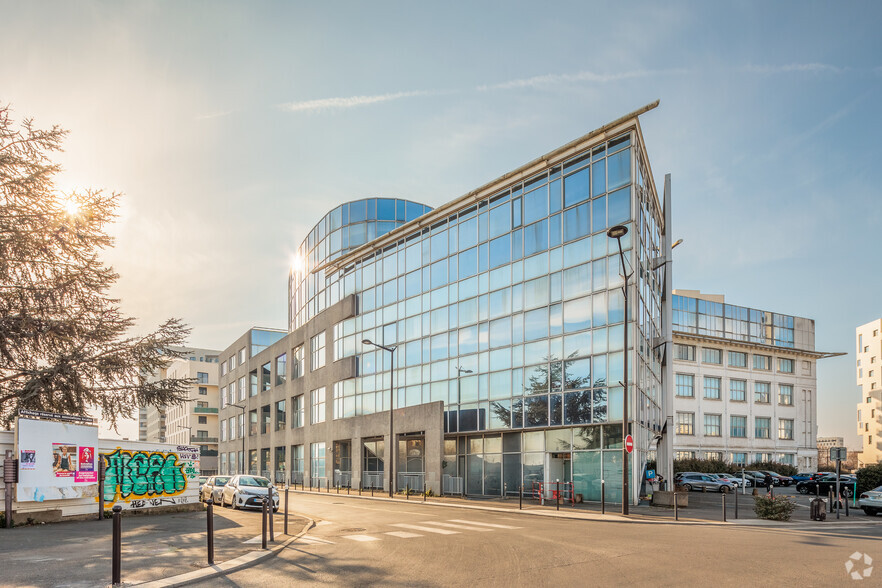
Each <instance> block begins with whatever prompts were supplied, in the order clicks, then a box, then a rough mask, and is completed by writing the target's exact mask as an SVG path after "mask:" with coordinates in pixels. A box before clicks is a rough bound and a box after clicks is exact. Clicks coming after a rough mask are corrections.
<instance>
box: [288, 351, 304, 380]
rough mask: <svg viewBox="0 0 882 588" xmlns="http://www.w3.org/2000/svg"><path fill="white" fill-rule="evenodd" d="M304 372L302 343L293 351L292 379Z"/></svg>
mask: <svg viewBox="0 0 882 588" xmlns="http://www.w3.org/2000/svg"><path fill="white" fill-rule="evenodd" d="M303 372H304V365H303V345H301V346H300V347H298V348H297V349H295V350H294V351H293V352H291V379H292V380H293V379H295V378H299V377H300V376H302V375H303Z"/></svg>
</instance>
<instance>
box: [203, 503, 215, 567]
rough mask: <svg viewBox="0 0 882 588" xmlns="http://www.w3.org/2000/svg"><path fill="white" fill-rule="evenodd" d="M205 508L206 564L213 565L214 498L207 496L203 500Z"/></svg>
mask: <svg viewBox="0 0 882 588" xmlns="http://www.w3.org/2000/svg"><path fill="white" fill-rule="evenodd" d="M205 504H207V505H208V508H207V509H206V518H205V523H206V535H207V536H208V565H210V566H213V565H214V500H212V499H211V498H209V499H208V500H206V501H205Z"/></svg>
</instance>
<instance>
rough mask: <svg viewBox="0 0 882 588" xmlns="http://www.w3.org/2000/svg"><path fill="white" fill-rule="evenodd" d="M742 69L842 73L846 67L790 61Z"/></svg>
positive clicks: (750, 71)
mask: <svg viewBox="0 0 882 588" xmlns="http://www.w3.org/2000/svg"><path fill="white" fill-rule="evenodd" d="M741 71H745V72H748V73H758V74H765V75H770V74H784V73H842V72H843V71H845V69H844V68H841V67H838V66H835V65H830V64H828V63H789V64H786V65H755V64H751V65H745V66H744V67H742V68H741Z"/></svg>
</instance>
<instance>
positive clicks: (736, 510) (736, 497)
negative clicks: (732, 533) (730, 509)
mask: <svg viewBox="0 0 882 588" xmlns="http://www.w3.org/2000/svg"><path fill="white" fill-rule="evenodd" d="M735 519H736V520H737V519H738V491H737V490H736V491H735Z"/></svg>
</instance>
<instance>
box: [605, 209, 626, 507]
mask: <svg viewBox="0 0 882 588" xmlns="http://www.w3.org/2000/svg"><path fill="white" fill-rule="evenodd" d="M606 234H607V236H608V237H609V238H610V239H615V240H616V241H617V242H618V244H619V259H620V260H621V262H622V278H624V280H625V284H624V286H623V287H622V292H623V293H624V295H625V362H624V363H625V381H624V382H623V385H624V387H625V390H624V394H622V514H623V515H627V514H628V506H629V505H628V503H629V501H630V500H631V491H630V488H629V487H628V486H629V484H628V474H629V465H628V461H629V460H628V449H627V443H626V439H627V438H628V435H630V433H631V431H630V429H631V423H629V422H628V395H629V394H630V390H629V389H628V278H630V277H631V274H629V273H628V270H627V267H626V266H625V253H624V251H623V250H622V237H624V236H625V235H627V234H628V227H626V226H624V225H616V226H614V227H610V229H609V230H608V231H607V232H606Z"/></svg>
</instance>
